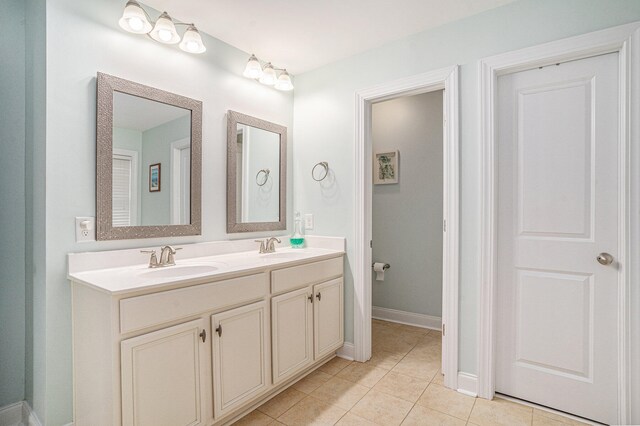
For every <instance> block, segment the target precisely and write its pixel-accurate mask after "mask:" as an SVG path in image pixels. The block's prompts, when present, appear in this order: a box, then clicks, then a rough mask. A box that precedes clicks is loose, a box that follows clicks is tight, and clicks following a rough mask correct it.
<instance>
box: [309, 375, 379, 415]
mask: <svg viewBox="0 0 640 426" xmlns="http://www.w3.org/2000/svg"><path fill="white" fill-rule="evenodd" d="M367 392H369V388H368V387H366V386H362V385H359V384H357V383H353V382H350V381H348V380H344V379H341V378H339V377H332V378H331V380H329V381H328V382H326V383H324V384H323V385H322V386H320V387H319V388H318V389H316V390H315V391H313V392H312V393H311V396H313V397H314V398H317V399H319V400H321V401H324V402H327V403H329V404H333V405H336V406H338V407H340V408H343V409H345V410H350V409H351V408H352V407H353V406H354V405H356V403H357V402H358V401H360V400H361V399H362V397H363V396H365V395H366V394H367Z"/></svg>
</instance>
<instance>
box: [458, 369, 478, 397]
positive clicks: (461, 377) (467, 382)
mask: <svg viewBox="0 0 640 426" xmlns="http://www.w3.org/2000/svg"><path fill="white" fill-rule="evenodd" d="M458 392H460V393H463V394H465V395H469V396H473V397H476V396H478V376H475V375H473V374H469V373H458Z"/></svg>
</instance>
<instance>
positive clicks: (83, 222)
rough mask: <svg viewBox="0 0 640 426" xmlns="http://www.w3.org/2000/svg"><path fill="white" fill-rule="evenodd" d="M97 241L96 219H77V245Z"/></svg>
mask: <svg viewBox="0 0 640 426" xmlns="http://www.w3.org/2000/svg"><path fill="white" fill-rule="evenodd" d="M95 240H96V218H95V217H76V243H83V242H86V241H95Z"/></svg>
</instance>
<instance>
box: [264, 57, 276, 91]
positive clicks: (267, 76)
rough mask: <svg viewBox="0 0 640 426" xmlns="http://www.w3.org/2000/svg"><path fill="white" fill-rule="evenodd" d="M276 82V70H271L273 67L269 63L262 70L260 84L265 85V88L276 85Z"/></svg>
mask: <svg viewBox="0 0 640 426" xmlns="http://www.w3.org/2000/svg"><path fill="white" fill-rule="evenodd" d="M277 80H278V76H277V75H276V70H274V69H273V65H271V62H269V63H268V64H267V65H265V66H264V69H263V70H262V77H260V83H262V84H266V85H267V86H273V85H274V84H276V81H277Z"/></svg>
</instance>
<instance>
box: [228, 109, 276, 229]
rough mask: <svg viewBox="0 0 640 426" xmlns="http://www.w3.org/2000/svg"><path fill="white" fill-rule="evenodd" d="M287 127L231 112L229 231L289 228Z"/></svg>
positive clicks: (229, 119) (229, 122)
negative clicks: (287, 211)
mask: <svg viewBox="0 0 640 426" xmlns="http://www.w3.org/2000/svg"><path fill="white" fill-rule="evenodd" d="M286 210H287V128H286V127H284V126H280V125H278V124H275V123H271V122H269V121H265V120H261V119H259V118H256V117H251V116H249V115H245V114H241V113H239V112H235V111H228V113H227V232H229V233H234V232H255V231H277V230H283V229H287V217H286Z"/></svg>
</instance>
